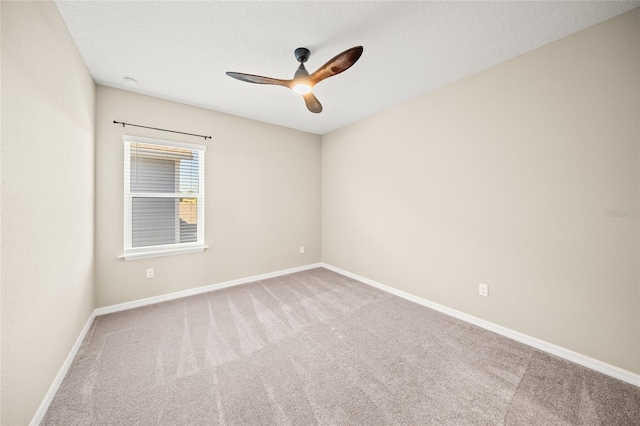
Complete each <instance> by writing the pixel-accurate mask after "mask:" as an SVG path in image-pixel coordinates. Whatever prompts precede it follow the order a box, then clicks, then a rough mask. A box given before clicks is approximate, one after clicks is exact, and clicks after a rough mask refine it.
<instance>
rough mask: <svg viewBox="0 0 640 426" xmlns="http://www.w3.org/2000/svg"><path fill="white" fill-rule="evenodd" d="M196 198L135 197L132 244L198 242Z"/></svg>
mask: <svg viewBox="0 0 640 426" xmlns="http://www.w3.org/2000/svg"><path fill="white" fill-rule="evenodd" d="M197 219H198V205H197V199H196V198H160V197H133V200H132V229H131V235H132V241H131V246H132V247H147V246H157V245H163V244H178V243H190V242H196V241H197V239H198V224H197Z"/></svg>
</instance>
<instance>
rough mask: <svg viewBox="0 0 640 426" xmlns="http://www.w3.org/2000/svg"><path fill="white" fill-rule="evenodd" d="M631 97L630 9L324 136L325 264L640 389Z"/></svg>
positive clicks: (633, 18)
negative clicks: (583, 360) (481, 287)
mask: <svg viewBox="0 0 640 426" xmlns="http://www.w3.org/2000/svg"><path fill="white" fill-rule="evenodd" d="M434 66H437V64H434ZM639 87H640V9H636V10H635V11H632V12H630V13H627V14H625V15H622V16H620V17H617V18H614V19H612V20H610V21H607V22H605V23H602V24H600V25H597V26H595V27H592V28H589V29H587V30H585V31H582V32H580V33H577V34H575V35H572V36H570V37H568V38H565V39H563V40H560V41H558V42H555V43H552V44H550V45H547V46H544V47H542V48H540V49H537V50H535V51H533V52H530V53H528V54H525V55H522V56H520V57H517V58H515V59H513V60H510V61H508V62H505V63H503V64H500V65H498V66H495V67H493V68H491V69H488V70H486V71H484V72H481V73H479V74H476V75H473V76H471V77H469V78H466V79H464V80H462V81H459V82H456V83H454V84H451V85H449V86H446V87H444V88H441V89H439V90H437V91H435V92H432V93H429V94H426V95H424V96H421V97H418V98H416V99H414V100H412V101H410V102H408V103H405V104H402V105H400V106H397V107H395V108H392V109H390V110H387V111H385V112H383V113H380V114H378V115H376V116H373V117H370V118H368V119H365V120H363V121H361V122H358V123H355V124H353V125H350V126H347V127H345V128H343V129H340V130H338V131H335V132H333V133H330V134H328V135H325V136H324V137H323V144H322V249H323V251H322V255H323V261H324V262H326V263H328V264H331V265H334V266H337V267H340V268H343V269H346V270H348V271H351V272H353V273H356V274H359V275H362V276H365V277H368V278H370V279H373V280H376V281H379V282H382V283H385V284H387V285H390V286H393V287H396V288H398V289H401V290H404V291H407V292H409V293H412V294H415V295H417V296H420V297H423V298H426V299H429V300H432V301H434V302H437V303H440V304H443V305H446V306H449V307H451V308H454V309H457V310H460V311H462V312H466V313H468V314H471V315H474V316H477V317H479V318H483V319H485V320H488V321H491V322H494V323H497V324H500V325H503V326H505V327H508V328H511V329H513V330H517V331H520V332H523V333H525V334H528V335H531V336H535V337H537V338H540V339H543V340H546V341H548V342H551V343H555V344H558V345H560V346H563V347H565V348H568V349H571V350H574V351H576V352H579V353H582V354H585V355H588V356H590V357H593V358H596V359H598V360H601V361H604V362H607V363H610V364H613V365H615V366H618V367H621V368H624V369H626V370H629V371H632V372H634V373H640V285H639V268H638V263H639V259H640V253H639V235H640V234H639V231H640V229H639V226H638V217H605V214H604V211H605V210H607V209H608V210H628V209H629V210H633V211H634V212H637V211H638V208H639V207H640V205H639V145H640V122H639V120H638V117H639V116H640V93H639ZM478 283H485V284H488V285H489V293H490V297H489V298H483V297H480V296H478Z"/></svg>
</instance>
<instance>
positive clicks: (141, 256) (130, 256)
mask: <svg viewBox="0 0 640 426" xmlns="http://www.w3.org/2000/svg"><path fill="white" fill-rule="evenodd" d="M208 248H209V246H198V247H182V248H176V249H171V250H152V251H151V250H150V251H143V252H138V253H129V254H121V255H120V256H118V259H124V260H138V259H149V258H152V257H162V256H174V255H177V254H187V253H202V252H203V251H205V250H206V249H208Z"/></svg>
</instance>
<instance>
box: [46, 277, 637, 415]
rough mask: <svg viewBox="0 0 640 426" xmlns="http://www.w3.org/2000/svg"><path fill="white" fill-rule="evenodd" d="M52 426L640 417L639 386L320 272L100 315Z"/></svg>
mask: <svg viewBox="0 0 640 426" xmlns="http://www.w3.org/2000/svg"><path fill="white" fill-rule="evenodd" d="M42 424H43V425H84V424H94V425H102V424H118V425H225V424H226V425H258V424H260V425H280V424H283V425H288V424H291V425H294V424H295V425H313V424H323V425H383V424H384V425H387V424H389V425H391V424H405V425H503V424H506V425H640V388H637V387H634V386H632V385H629V384H627V383H624V382H621V381H619V380H616V379H613V378H610V377H608V376H604V375H602V374H600V373H597V372H594V371H592V370H589V369H586V368H583V367H581V366H579V365H576V364H573V363H570V362H568V361H565V360H562V359H559V358H557V357H554V356H552V355H549V354H546V353H544V352H541V351H538V350H536V349H533V348H531V347H529V346H526V345H523V344H521V343H518V342H515V341H513V340H510V339H507V338H505V337H502V336H500V335H497V334H495V333H492V332H489V331H487V330H484V329H481V328H479V327H475V326H473V325H470V324H468V323H465V322H463V321H460V320H457V319H454V318H451V317H449V316H446V315H444V314H441V313H439V312H436V311H433V310H431V309H428V308H425V307H423V306H421V305H417V304H415V303H412V302H409V301H406V300H404V299H401V298H399V297H396V296H393V295H390V294H388V293H385V292H383V291H380V290H377V289H375V288H372V287H370V286H367V285H365V284H362V283H360V282H358V281H355V280H352V279H350V278H347V277H344V276H342V275H339V274H337V273H334V272H332V271H329V270H327V269H323V268H318V269H313V270H309V271H305V272H299V273H295V274H291V275H287V276H282V277H278V278H272V279H268V280H264V281H259V282H255V283H250V284H245V285H240V286H236V287H231V288H228V289H224V290H218V291H214V292H210V293H205V294H201V295H197V296H192V297H188V298H183V299H179V300H174V301H170V302H165V303H161V304H156V305H150V306H146V307H142V308H137V309H132V310H128V311H123V312H118V313H114V314H110V315H104V316H99V317H96V319H95V320H94V322H93V324H92V325H91V328H90V330H89V332H88V334H87V336H86V338H85V339H84V342H83V343H82V346H81V348H80V350H79V352H78V354H77V356H76V358H75V360H74V361H73V364H72V366H71V368H70V370H69V372H68V374H67V376H66V378H65V379H64V381H63V383H62V384H61V386H60V389H59V390H58V393H57V394H56V396H55V398H54V400H53V402H52V403H51V405H50V407H49V410H48V411H47V413H46V415H45V418H44V420H43V422H42Z"/></svg>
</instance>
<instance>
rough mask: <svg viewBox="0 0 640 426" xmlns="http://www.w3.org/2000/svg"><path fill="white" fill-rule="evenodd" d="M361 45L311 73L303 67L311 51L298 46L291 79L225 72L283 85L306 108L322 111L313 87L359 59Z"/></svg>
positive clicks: (239, 78)
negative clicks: (301, 99) (296, 67)
mask: <svg viewBox="0 0 640 426" xmlns="http://www.w3.org/2000/svg"><path fill="white" fill-rule="evenodd" d="M362 51H363V48H362V46H356V47H352V48H351V49H347V50H345V51H344V52H342V53H340V54H338V55H336V56H334V57H333V58H331V59H330V60H329V61H328V62H327V63H326V64H324V65H323V66H321V67H320V68H318V69H317V70H316V71H315V72H314V73H313V74H309V71H307V69H306V68H305V67H304V63H305V62H307V60H308V59H309V56H310V55H311V52H310V51H309V49H307V48H306V47H299V48H297V49H296V50H295V51H294V55H295V57H296V59H297V60H298V62H300V66H299V67H298V69H297V70H296V72H295V74H294V75H293V78H292V79H291V80H280V79H278V78H271V77H262V76H259V75H253V74H243V73H239V72H227V73H226V74H227V75H228V76H229V77H233V78H235V79H238V80H241V81H246V82H247V83H256V84H275V85H278V86H284V87H287V88H289V89H291V90H293V91H294V92H296V93H299V94H301V95H302V97H303V98H304V103H305V104H306V105H307V109H308V110H309V111H311V112H315V113H319V112H322V104H321V103H320V101H319V100H318V98H316V97H315V96H314V94H313V92H312V89H313V87H314V86H315V85H316V84H318V83H320V82H321V81H322V80H324V79H326V78H329V77H332V76H334V75H336V74H340V73H341V72H342V71H346V70H348V69H349V68H351V66H352V65H353V64H355V63H356V61H357V60H358V59H360V55H362Z"/></svg>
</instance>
